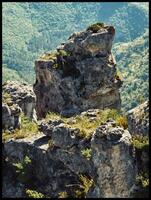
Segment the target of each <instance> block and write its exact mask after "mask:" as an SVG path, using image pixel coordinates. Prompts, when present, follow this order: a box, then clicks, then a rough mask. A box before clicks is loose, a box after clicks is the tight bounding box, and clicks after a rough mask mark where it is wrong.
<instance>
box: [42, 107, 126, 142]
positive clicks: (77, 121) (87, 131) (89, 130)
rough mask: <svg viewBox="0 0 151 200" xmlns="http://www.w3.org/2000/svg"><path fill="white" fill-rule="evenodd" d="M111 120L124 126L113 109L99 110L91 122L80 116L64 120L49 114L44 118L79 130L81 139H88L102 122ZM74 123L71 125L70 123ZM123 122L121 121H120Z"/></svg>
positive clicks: (56, 115)
mask: <svg viewBox="0 0 151 200" xmlns="http://www.w3.org/2000/svg"><path fill="white" fill-rule="evenodd" d="M109 118H112V119H114V120H115V121H116V122H117V124H118V125H119V126H122V127H123V126H126V125H125V124H124V122H125V121H124V119H125V118H122V117H121V116H120V114H119V113H118V111H117V110H115V109H106V110H100V112H99V113H98V114H97V117H96V119H95V120H93V121H91V120H90V118H89V117H88V116H82V115H77V116H75V117H71V118H65V117H62V116H61V115H59V114H57V113H51V112H50V113H49V114H47V116H46V120H59V119H62V120H63V121H64V123H65V125H66V126H67V127H69V128H79V129H80V136H81V137H83V138H87V139H89V138H90V137H91V136H92V134H93V132H94V131H95V129H96V128H97V127H98V126H99V125H100V124H101V123H103V122H105V121H106V120H107V119H109ZM72 120H73V121H74V123H71V121H72ZM122 120H123V121H122Z"/></svg>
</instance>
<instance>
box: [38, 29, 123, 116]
mask: <svg viewBox="0 0 151 200" xmlns="http://www.w3.org/2000/svg"><path fill="white" fill-rule="evenodd" d="M114 35H115V29H114V27H112V26H102V27H101V28H100V29H99V30H98V31H93V30H91V29H87V30H86V31H82V32H78V33H74V34H73V35H71V36H70V37H69V39H68V41H67V42H66V43H63V44H62V45H61V46H59V47H58V48H57V53H50V54H49V53H47V54H45V55H43V56H41V57H40V58H39V59H38V60H36V61H35V71H36V82H35V84H34V91H35V94H36V97H37V104H36V110H37V115H38V117H39V118H42V117H45V116H46V114H47V112H49V111H53V112H59V113H61V114H62V115H64V116H71V115H73V114H75V113H78V112H81V111H84V110H87V109H90V108H100V109H103V108H106V107H109V108H117V109H119V108H120V104H121V100H120V94H119V88H120V87H121V85H122V81H121V80H120V78H119V77H118V76H117V75H116V68H115V65H116V62H115V59H114V57H113V55H112V53H111V47H112V42H113V39H114Z"/></svg>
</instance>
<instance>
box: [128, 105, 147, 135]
mask: <svg viewBox="0 0 151 200" xmlns="http://www.w3.org/2000/svg"><path fill="white" fill-rule="evenodd" d="M127 119H128V129H129V131H130V133H131V134H132V135H136V134H138V135H142V136H148V134H149V101H146V102H144V103H143V104H141V105H139V106H137V107H136V108H134V109H132V110H130V111H128V112H127Z"/></svg>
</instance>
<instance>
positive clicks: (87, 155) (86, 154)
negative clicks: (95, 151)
mask: <svg viewBox="0 0 151 200" xmlns="http://www.w3.org/2000/svg"><path fill="white" fill-rule="evenodd" d="M81 154H82V155H83V156H84V157H85V158H86V159H88V160H90V159H91V157H92V149H90V148H86V149H83V150H81Z"/></svg>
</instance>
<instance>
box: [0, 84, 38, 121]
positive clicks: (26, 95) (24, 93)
mask: <svg viewBox="0 0 151 200" xmlns="http://www.w3.org/2000/svg"><path fill="white" fill-rule="evenodd" d="M2 90H3V95H4V96H5V94H7V95H8V98H9V101H8V100H7V98H6V102H4V103H5V104H6V105H7V107H9V109H10V110H12V112H11V116H13V115H14V116H18V113H19V111H18V109H19V108H20V109H19V110H20V112H23V113H24V115H25V116H27V117H28V118H29V119H30V120H35V121H36V120H37V116H36V111H35V105H36V96H35V94H34V92H33V87H32V86H31V85H28V84H26V83H20V82H17V81H7V82H6V83H4V84H3V87H2ZM4 99H5V98H4ZM7 101H8V102H7ZM17 107H19V108H18V109H17ZM5 110H6V109H5ZM13 110H14V111H13ZM3 117H4V118H5V112H3Z"/></svg>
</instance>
